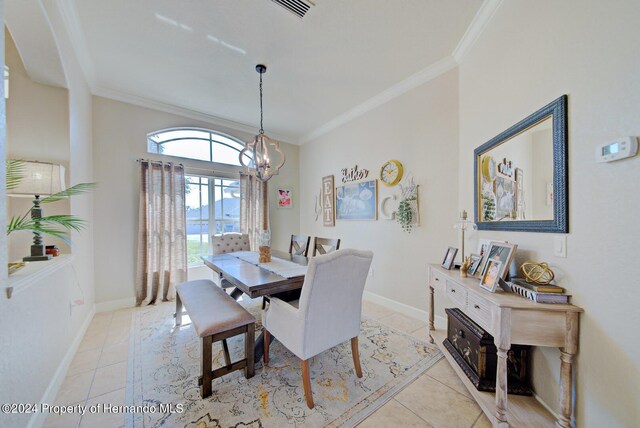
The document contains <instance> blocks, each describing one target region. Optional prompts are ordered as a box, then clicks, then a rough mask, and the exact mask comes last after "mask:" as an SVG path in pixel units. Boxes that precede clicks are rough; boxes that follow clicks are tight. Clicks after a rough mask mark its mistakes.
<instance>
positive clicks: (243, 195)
mask: <svg viewBox="0 0 640 428" xmlns="http://www.w3.org/2000/svg"><path fill="white" fill-rule="evenodd" d="M267 202H268V200H267V183H266V182H264V183H263V182H261V181H260V180H258V179H257V178H256V177H254V176H253V175H250V174H244V173H241V174H240V231H241V232H242V233H246V234H248V235H249V243H250V244H251V251H258V247H259V239H260V231H261V230H264V229H267V230H269V207H268V204H267Z"/></svg>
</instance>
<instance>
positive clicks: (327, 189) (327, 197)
mask: <svg viewBox="0 0 640 428" xmlns="http://www.w3.org/2000/svg"><path fill="white" fill-rule="evenodd" d="M334 189H335V187H334V180H333V175H327V176H326V177H322V194H321V197H322V201H321V207H322V225H323V226H325V227H334V226H335V225H336V206H335V196H334Z"/></svg>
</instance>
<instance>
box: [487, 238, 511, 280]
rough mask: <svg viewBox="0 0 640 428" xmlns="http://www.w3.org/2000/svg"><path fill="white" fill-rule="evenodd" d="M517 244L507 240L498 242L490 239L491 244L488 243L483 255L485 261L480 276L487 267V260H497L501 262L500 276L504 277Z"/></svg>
mask: <svg viewBox="0 0 640 428" xmlns="http://www.w3.org/2000/svg"><path fill="white" fill-rule="evenodd" d="M517 248H518V246H517V245H516V244H510V243H508V242H498V241H491V245H489V249H488V250H487V254H486V255H485V257H484V259H485V263H484V266H483V270H482V277H484V274H485V273H486V271H487V268H488V267H489V262H490V261H491V260H499V261H500V262H501V266H500V278H502V279H506V277H507V273H509V266H510V265H511V260H512V259H513V256H514V254H515V252H516V249H517Z"/></svg>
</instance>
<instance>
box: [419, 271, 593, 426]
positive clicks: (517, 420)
mask: <svg viewBox="0 0 640 428" xmlns="http://www.w3.org/2000/svg"><path fill="white" fill-rule="evenodd" d="M478 283H479V280H478V279H477V278H461V277H460V272H459V271H457V270H446V269H444V268H443V267H441V266H439V265H436V264H431V265H429V292H430V293H429V294H430V299H429V330H430V337H431V340H432V342H433V341H435V342H436V343H437V344H438V346H439V347H440V349H441V350H442V352H443V353H444V355H445V357H446V358H447V360H449V363H450V364H451V365H452V366H453V369H454V371H455V372H456V374H457V375H458V376H459V377H460V378H461V380H462V382H463V383H464V384H465V386H466V387H467V389H469V392H470V393H471V394H472V395H473V397H474V398H475V400H476V401H477V402H478V405H479V406H480V408H482V411H483V412H484V413H485V414H486V415H487V417H488V418H489V420H490V421H491V423H492V424H493V426H498V427H508V426H509V424H511V425H513V426H536V427H541V426H553V425H554V422H555V425H557V426H558V427H562V428H569V427H570V426H571V416H572V393H573V384H572V368H573V358H574V356H575V355H576V353H577V352H578V324H579V314H580V312H582V311H583V310H582V309H581V308H579V307H577V306H574V305H560V304H545V303H535V302H533V301H531V300H527V299H525V298H523V297H520V296H519V295H517V294H514V293H508V292H502V291H498V292H496V293H490V292H488V291H486V290H484V289H482V288H480V286H479V285H478ZM434 291H438V293H442V294H444V295H446V296H448V297H449V300H450V301H451V302H452V303H453V305H454V306H456V307H457V308H459V309H460V310H462V311H463V312H464V313H465V314H466V315H467V316H468V317H469V318H471V319H472V320H473V321H474V322H476V323H477V324H478V325H480V326H481V327H482V328H483V329H485V330H486V331H487V332H489V333H490V334H491V335H492V336H493V337H494V340H495V345H496V348H497V357H498V367H497V376H496V393H495V397H494V396H493V394H492V393H489V392H483V391H478V390H477V389H476V388H475V387H474V386H473V384H472V383H471V382H470V381H469V380H468V379H467V377H466V375H465V374H464V372H463V371H462V369H461V368H460V367H459V366H458V364H457V363H456V362H455V360H454V359H453V356H452V355H451V354H450V353H449V351H448V350H447V349H446V348H445V347H444V346H443V345H442V342H443V340H444V339H445V338H446V336H447V334H446V331H442V330H436V329H435V327H434V323H433V319H434V298H435V293H434ZM512 343H514V344H519V345H532V346H553V347H558V348H560V352H561V355H560V360H561V366H560V415H559V416H558V419H557V420H556V421H554V419H553V416H552V415H551V414H550V413H549V412H548V411H547V410H546V409H545V408H544V407H543V406H542V404H540V403H539V402H538V401H537V400H536V399H535V398H534V397H525V396H516V395H512V396H509V405H508V406H507V351H508V350H509V348H511V344H512Z"/></svg>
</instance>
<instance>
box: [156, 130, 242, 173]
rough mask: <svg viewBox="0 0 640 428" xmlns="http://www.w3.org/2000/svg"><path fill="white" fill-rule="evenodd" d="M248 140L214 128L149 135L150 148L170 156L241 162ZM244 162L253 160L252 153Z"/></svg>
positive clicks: (235, 163)
mask: <svg viewBox="0 0 640 428" xmlns="http://www.w3.org/2000/svg"><path fill="white" fill-rule="evenodd" d="M242 149H244V143H243V142H241V141H238V140H235V139H234V138H231V137H226V136H224V135H220V134H218V133H216V132H214V131H208V130H201V129H189V128H179V129H170V130H167V131H161V132H156V133H150V134H148V135H147V151H148V152H149V153H160V154H164V155H169V156H177V157H182V158H189V159H197V160H203V161H209V162H211V161H213V162H218V163H224V164H228V165H238V166H239V165H240V161H239V159H238V156H239V154H240V152H241V151H242ZM244 162H245V164H247V165H250V164H251V155H250V154H245V156H244Z"/></svg>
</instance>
